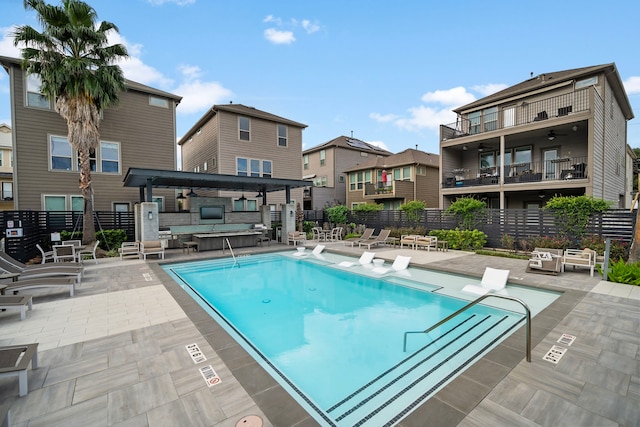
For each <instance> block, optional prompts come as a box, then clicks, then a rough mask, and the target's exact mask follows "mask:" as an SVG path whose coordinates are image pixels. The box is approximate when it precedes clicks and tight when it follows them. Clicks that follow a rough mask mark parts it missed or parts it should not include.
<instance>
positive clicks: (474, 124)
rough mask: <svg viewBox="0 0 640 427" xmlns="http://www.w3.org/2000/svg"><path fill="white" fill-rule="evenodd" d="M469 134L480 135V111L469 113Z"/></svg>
mask: <svg viewBox="0 0 640 427" xmlns="http://www.w3.org/2000/svg"><path fill="white" fill-rule="evenodd" d="M469 133H470V134H475V133H480V111H474V112H473V113H469Z"/></svg>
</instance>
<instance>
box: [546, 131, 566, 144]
mask: <svg viewBox="0 0 640 427" xmlns="http://www.w3.org/2000/svg"><path fill="white" fill-rule="evenodd" d="M558 136H567V134H566V133H555V132H554V130H553V129H551V130H550V131H549V133H548V134H547V139H548V140H549V141H553V140H554V139H556V137H558Z"/></svg>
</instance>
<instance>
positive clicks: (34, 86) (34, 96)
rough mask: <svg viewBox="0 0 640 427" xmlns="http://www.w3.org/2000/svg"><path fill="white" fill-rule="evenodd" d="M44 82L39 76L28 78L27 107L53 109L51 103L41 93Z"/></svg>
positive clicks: (32, 75)
mask: <svg viewBox="0 0 640 427" xmlns="http://www.w3.org/2000/svg"><path fill="white" fill-rule="evenodd" d="M41 86H42V81H41V80H40V76H39V75H37V74H29V75H28V76H27V106H28V107H37V108H46V109H49V110H50V109H51V102H50V101H49V100H48V99H47V97H46V96H44V95H43V94H42V92H41Z"/></svg>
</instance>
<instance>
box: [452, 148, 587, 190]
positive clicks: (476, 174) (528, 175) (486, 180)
mask: <svg viewBox="0 0 640 427" xmlns="http://www.w3.org/2000/svg"><path fill="white" fill-rule="evenodd" d="M499 169H500V168H499V167H489V168H482V169H462V168H460V169H452V170H450V171H443V174H442V176H443V181H444V182H443V183H442V188H457V187H477V186H488V185H499V184H500V176H501V174H500V170H499ZM503 175H504V184H505V185H511V184H523V183H535V182H545V183H549V182H551V181H556V182H566V181H568V180H584V179H586V178H587V157H586V156H581V157H563V158H558V159H554V160H547V161H538V162H526V163H514V164H511V165H505V166H504V174H503ZM567 183H568V182H567Z"/></svg>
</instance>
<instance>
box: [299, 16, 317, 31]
mask: <svg viewBox="0 0 640 427" xmlns="http://www.w3.org/2000/svg"><path fill="white" fill-rule="evenodd" d="M302 28H304V29H305V31H306V32H307V34H313V33H315V32H316V31H320V26H319V25H318V24H314V23H312V22H311V21H309V20H308V19H303V20H302Z"/></svg>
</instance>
